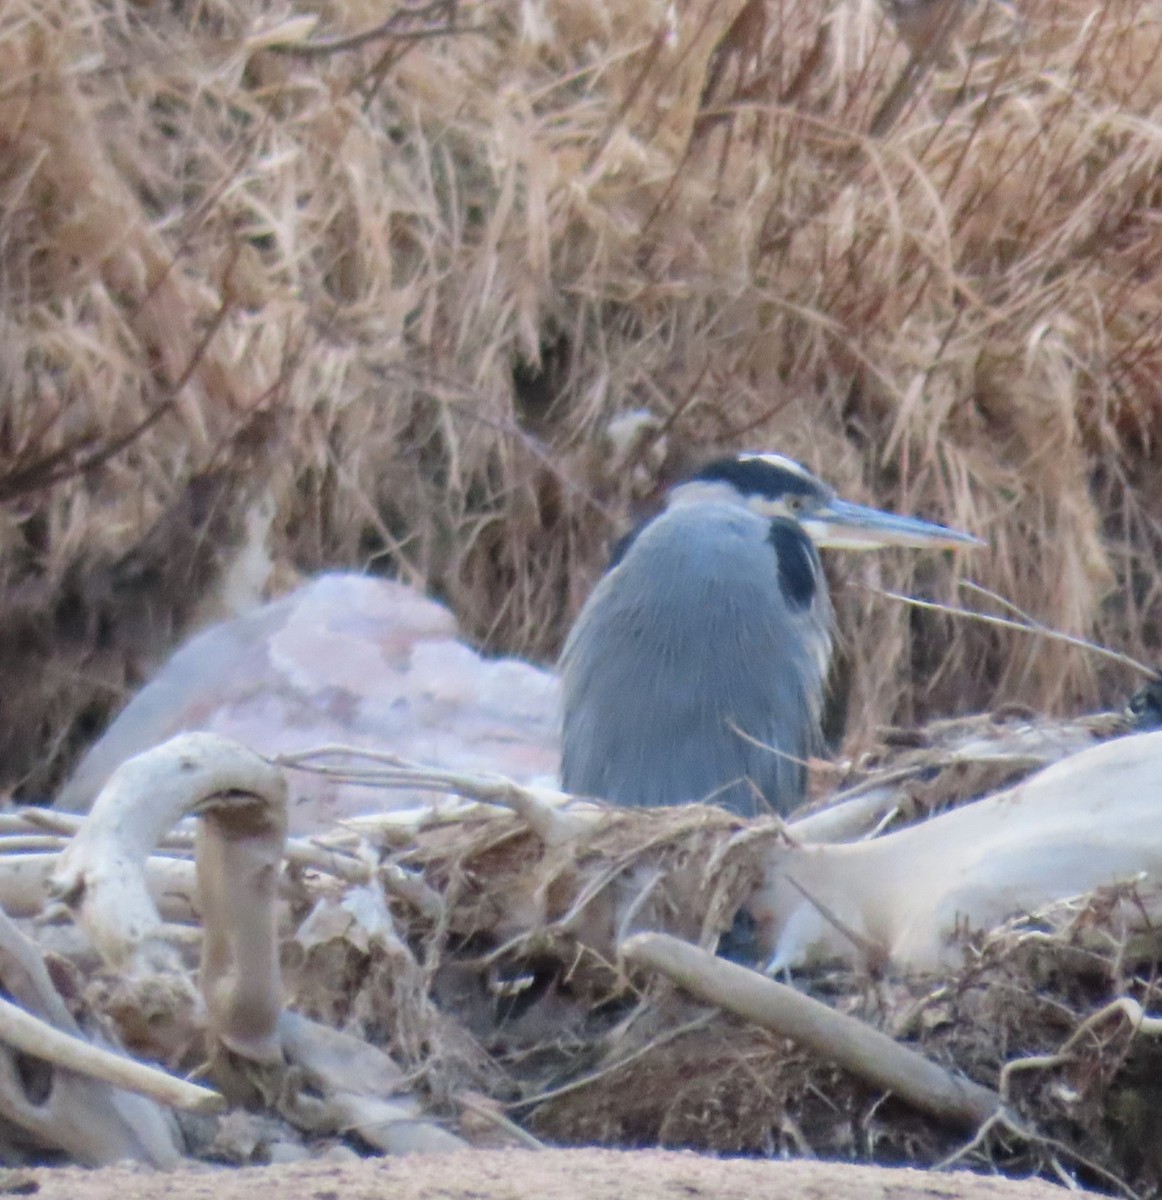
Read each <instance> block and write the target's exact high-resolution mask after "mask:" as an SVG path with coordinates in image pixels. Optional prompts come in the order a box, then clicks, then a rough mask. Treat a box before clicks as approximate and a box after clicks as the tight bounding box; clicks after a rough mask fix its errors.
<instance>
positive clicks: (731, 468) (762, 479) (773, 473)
mask: <svg viewBox="0 0 1162 1200" xmlns="http://www.w3.org/2000/svg"><path fill="white" fill-rule="evenodd" d="M694 478H695V479H701V480H705V481H706V482H707V483H715V482H719V481H721V482H722V483H729V484H730V485H731V486H732V487H734V488H736V489H737V490H738V491H739V492H740V493H741V494H742V495H744V496H769V497H770V498H771V499H777V498H778V497H780V496H804V497H812V496H817V497H819V498H820V499H822V498H823V497H824V496H825V495H826V489H825V487H824V485H823V484H821V483H819V481H818V480H815V479H808V478H806V477H805V476H803V475H800V474H799V473H798V472H796V471H791V470H788V469H787V468H786V467H780V466H779V465H778V464H777V463H772V462H769V461H768V460H767V459H764V458H723V459H719V460H718V461H717V462H712V463H710V464H709V465H708V466H705V467H703V468H702V470H701V471H699V472H698V473H697V474H696V475H695V476H694Z"/></svg>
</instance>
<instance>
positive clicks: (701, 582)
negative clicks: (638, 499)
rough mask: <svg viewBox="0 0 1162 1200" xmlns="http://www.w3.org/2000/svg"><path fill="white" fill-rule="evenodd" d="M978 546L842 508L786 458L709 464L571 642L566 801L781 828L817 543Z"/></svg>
mask: <svg viewBox="0 0 1162 1200" xmlns="http://www.w3.org/2000/svg"><path fill="white" fill-rule="evenodd" d="M976 540H977V539H975V538H973V537H970V536H968V535H967V534H962V533H957V532H956V531H955V530H951V529H946V528H945V527H944V526H942V525H934V524H932V523H930V522H927V521H920V520H917V519H915V518H912V517H904V516H897V515H895V514H892V513H884V512H880V511H878V510H876V509H870V508H864V507H863V506H861V505H857V504H849V503H847V502H846V501H843V500H840V499H838V498H837V497H836V496H835V493H834V492H833V491H832V490H831V488H829V487H828V486H827V485H826V484H825V483H823V482H822V481H821V480H819V479H817V478H816V477H815V476H814V475H812V474H811V473H810V472H809V471H807V470H806V469H805V468H804V467H802V466H800V464H798V463H796V462H793V461H792V460H790V459H787V458H784V457H782V456H781V455H739V456H737V457H735V458H729V459H722V460H719V461H718V462H715V463H711V464H710V465H709V466H707V467H705V468H703V469H702V470H701V471H700V472H698V473H697V474H696V475H695V476H694V477H693V478H692V479H690V480H687V481H686V482H685V483H683V484H680V485H679V486H678V487H676V488H675V489H673V491H672V492H671V493H670V496H669V506H668V507H667V509H666V510H665V511H664V512H663V513H662V514H661V515H660V516H658V517H655V518H654V519H653V520H652V521H650V522H649V523H648V524H647V525H645V526H644V527H643V528H642V529H641V530H639V531H638V533H637V534H636V535H635V536H634V537H633V538H632V540H630V541H629V543H628V545H627V546H626V548H625V549H624V552H623V553H622V555H621V556H620V558H618V559H617V561H616V562H615V563H614V564H613V566H612V567H611V568H610V570H609V571H608V573H607V574H606V575H605V577H604V579H602V580H601V582H600V583H599V584H598V585H597V587H596V588H595V589H594V591H593V594H592V595H591V596H590V597H589V599H588V601H587V602H586V604H585V607H584V608H583V610H582V612H581V615H580V616H579V617H578V618H577V623H576V624H575V625H574V627H573V629H572V631H571V633H570V634H569V638H568V640H567V641H566V643H565V650H564V653H563V655H562V658H561V674H562V683H563V717H564V720H563V730H562V735H563V736H562V742H563V758H562V769H561V776H562V783H563V785H564V787H565V788H566V790H567V791H570V792H574V793H579V794H583V795H589V796H597V797H600V798H602V799H605V800H610V801H612V802H614V803H616V804H624V805H637V806H652V805H661V804H682V803H689V802H691V801H699V800H711V801H714V802H715V803H718V804H722V805H724V806H726V807H728V808H731V809H733V810H734V811H736V812H739V813H743V814H748V815H749V814H753V813H758V812H764V811H769V810H771V809H773V810H775V811H777V812H782V813H785V812H788V811H789V810H790V809H792V808H794V807H795V805H796V804H798V803H799V801H800V800H801V799H802V797H803V790H804V779H805V771H804V766H803V761H804V759H805V758H807V757H808V756H809V755H810V754H812V753H813V752H815V751H816V750H817V749H818V747H819V742H820V718H821V710H822V706H823V696H824V690H825V686H826V680H827V670H828V663H829V659H830V655H831V625H832V612H831V603H830V600H829V597H828V594H827V582H826V579H825V577H824V574H823V568H822V566H821V564H820V562H819V556H818V553H817V552H816V549H815V547H816V545H819V546H837V547H846V548H849V549H858V548H864V549H867V548H872V547H876V546H883V545H889V544H897V545H910V546H955V545H963V544H965V543H974V542H976Z"/></svg>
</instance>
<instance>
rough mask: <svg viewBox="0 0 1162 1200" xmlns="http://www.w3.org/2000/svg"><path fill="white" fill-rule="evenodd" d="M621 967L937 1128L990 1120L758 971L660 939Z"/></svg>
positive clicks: (897, 1051)
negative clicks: (676, 990)
mask: <svg viewBox="0 0 1162 1200" xmlns="http://www.w3.org/2000/svg"><path fill="white" fill-rule="evenodd" d="M621 954H622V957H623V959H624V960H625V961H626V962H628V963H631V964H634V965H637V966H643V967H649V968H651V969H652V970H654V971H657V972H659V973H661V974H663V975H665V976H666V977H667V978H668V979H670V980H672V981H673V982H674V983H676V984H677V985H678V986H679V987H681V988H682V989H683V990H685V991H687V992H690V993H691V994H692V995H693V996H695V997H697V998H698V999H699V1000H704V1001H706V1002H707V1003H710V1004H715V1005H717V1006H718V1007H719V1008H721V1009H723V1010H724V1011H726V1012H729V1013H733V1014H734V1015H735V1016H739V1017H742V1018H743V1019H744V1020H747V1021H753V1022H754V1023H755V1024H756V1025H761V1026H762V1027H763V1028H764V1029H769V1030H770V1031H771V1032H772V1033H776V1034H779V1035H781V1036H782V1037H788V1038H792V1039H793V1040H794V1041H796V1042H798V1043H800V1044H801V1045H803V1046H806V1047H807V1048H808V1049H810V1050H812V1051H814V1052H815V1053H816V1054H819V1055H821V1056H823V1057H824V1058H827V1059H830V1060H831V1061H832V1062H834V1063H837V1064H838V1065H839V1066H841V1067H843V1068H844V1069H845V1070H847V1071H850V1072H851V1073H852V1074H853V1075H858V1076H859V1077H860V1078H861V1079H864V1080H866V1081H867V1082H868V1083H870V1084H873V1085H874V1086H876V1087H879V1088H883V1089H884V1090H886V1091H890V1092H893V1093H895V1094H896V1095H897V1096H899V1097H900V1098H901V1099H904V1100H907V1101H908V1102H909V1103H910V1104H913V1105H915V1106H916V1107H917V1108H919V1109H922V1110H923V1111H924V1112H926V1113H928V1114H930V1115H931V1116H933V1117H936V1118H937V1119H939V1120H942V1121H947V1122H949V1123H951V1124H955V1125H964V1126H968V1127H971V1128H975V1127H976V1126H978V1125H980V1124H982V1123H983V1122H985V1121H987V1120H989V1119H990V1118H991V1117H993V1116H994V1115H995V1114H996V1113H997V1112H998V1110H999V1109H1000V1106H1001V1098H1000V1096H999V1095H998V1094H997V1093H996V1092H994V1091H992V1090H991V1089H990V1088H986V1087H982V1086H981V1085H980V1084H977V1083H973V1082H972V1081H971V1080H968V1079H963V1078H958V1077H957V1076H955V1075H953V1074H951V1073H950V1072H948V1071H946V1070H945V1069H944V1068H943V1067H940V1066H938V1065H937V1064H936V1063H934V1062H931V1061H930V1060H929V1059H927V1058H925V1057H924V1056H923V1055H922V1054H918V1053H917V1052H916V1051H915V1050H909V1049H908V1048H907V1047H906V1046H902V1045H900V1043H899V1042H896V1041H893V1040H892V1039H891V1038H890V1037H888V1035H887V1034H885V1033H881V1032H880V1031H879V1030H878V1029H872V1028H870V1027H869V1026H867V1025H865V1024H864V1023H863V1022H862V1021H858V1020H856V1019H855V1018H854V1017H849V1016H845V1015H844V1014H843V1013H839V1012H836V1011H835V1010H834V1009H833V1008H829V1007H828V1006H827V1005H826V1004H821V1003H820V1002H819V1001H818V1000H813V999H812V998H811V997H810V996H805V995H803V994H802V993H801V992H797V991H795V989H794V988H790V987H787V986H786V985H784V984H781V983H776V982H775V981H774V980H773V979H767V978H766V977H765V976H763V975H760V974H758V972H756V971H751V970H748V969H747V968H746V967H740V966H738V965H737V964H736V963H732V962H727V961H726V960H725V959H721V958H715V957H714V955H712V954H708V953H707V952H706V951H705V950H699V949H698V947H696V946H692V945H690V944H689V943H688V942H683V941H681V940H680V939H679V938H674V937H670V936H669V935H667V934H664V933H639V934H635V935H634V936H633V937H631V938H629V939H628V940H627V941H625V942H623V943H622V946H621Z"/></svg>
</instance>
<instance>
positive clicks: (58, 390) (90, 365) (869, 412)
mask: <svg viewBox="0 0 1162 1200" xmlns="http://www.w3.org/2000/svg"><path fill="white" fill-rule="evenodd" d="M898 8H899V11H898V12H897V14H896V17H895V19H893V18H892V17H890V16H889V15H885V13H884V12H883V11H882V10H881V9H880V8H879V7H878V6H877V5H876V4H874V3H872V2H871V0H839V2H838V3H835V4H833V5H829V6H828V5H823V4H818V3H813V2H799V0H795V2H794V3H792V2H791V0H767V2H766V3H763V2H762V0H735V2H733V3H730V4H722V3H711V2H710V0H683V2H682V3H679V4H677V5H671V4H663V3H660V2H659V3H651V4H640V3H626V2H624V0H580V2H578V0H533V2H531V3H521V4H518V3H515V2H513V0H482V2H479V3H461V4H457V3H454V2H452V0H449V2H446V3H441V2H439V0H436V2H433V3H431V4H428V5H424V6H422V7H413V8H411V9H405V8H400V9H399V10H398V11H397V12H395V13H392V12H390V11H388V10H385V8H384V7H383V6H380V5H373V4H368V3H362V2H358V0H349V2H344V0H334V2H332V3H328V4H325V5H321V6H316V7H315V8H312V9H307V8H304V7H295V8H292V7H290V6H286V5H275V6H260V5H256V4H247V3H245V2H244V0H210V2H208V3H203V4H197V5H177V6H173V5H150V4H134V3H130V2H128V0H124V2H121V3H109V4H102V3H100V2H99V0H47V2H46V0H36V2H35V3H34V2H33V0H15V2H14V3H10V4H9V5H7V6H6V7H5V9H4V12H3V15H2V16H0V140H2V142H3V145H4V149H5V153H4V165H3V168H2V172H0V298H2V301H0V313H2V319H3V337H2V338H0V347H2V349H0V354H2V355H3V380H4V387H5V401H4V408H3V418H2V424H0V430H2V431H3V437H2V439H0V499H2V500H3V506H2V507H0V585H2V587H0V597H2V600H0V642H2V643H3V647H2V649H3V653H2V654H0V661H3V662H4V663H5V664H6V666H7V668H8V671H9V672H10V673H9V674H7V675H6V677H5V680H4V686H5V690H6V691H7V692H8V693H9V694H10V695H11V694H13V693H15V692H17V691H18V692H19V694H20V697H21V705H20V709H21V712H20V714H19V715H18V716H17V717H15V718H14V719H13V720H12V721H10V722H6V723H5V725H6V728H5V734H4V742H3V745H2V747H0V757H3V759H4V761H5V763H6V764H7V772H8V774H7V779H8V780H9V781H10V782H15V781H16V780H18V779H20V778H24V777H25V776H26V774H27V772H29V771H30V770H31V769H32V765H33V764H34V763H44V762H45V761H47V760H51V761H52V762H53V763H57V762H59V761H60V760H62V759H63V758H65V757H67V754H68V751H69V749H70V748H71V747H72V745H73V744H74V743H75V741H76V739H77V738H78V737H79V736H80V735H81V734H84V733H85V732H86V731H87V730H88V729H89V728H90V727H91V726H92V725H93V724H94V723H95V722H97V721H99V720H100V719H102V718H103V717H104V716H105V715H106V714H107V713H108V711H109V710H110V708H111V707H113V706H114V705H115V704H116V703H117V702H118V701H119V699H120V697H121V695H122V689H123V688H124V687H125V685H126V684H132V683H133V682H135V681H136V679H137V678H138V677H139V676H140V673H141V672H142V670H144V669H145V667H146V665H147V664H148V662H149V661H150V660H151V659H152V658H153V657H154V656H155V655H157V654H158V653H159V652H160V651H161V649H162V648H163V647H164V646H165V645H168V644H169V643H170V642H171V640H172V638H173V637H174V636H175V634H176V633H177V632H178V631H179V630H181V629H183V628H185V627H187V626H188V625H189V624H190V623H191V622H195V621H197V620H200V619H205V617H206V616H207V615H208V614H210V613H211V612H212V611H213V610H214V606H215V604H220V603H223V602H224V603H233V602H234V593H233V592H232V591H230V589H224V588H223V576H222V570H223V567H224V565H226V564H228V563H230V562H232V561H233V559H234V556H233V553H232V552H233V551H234V550H235V549H236V548H237V547H239V546H241V545H243V544H245V543H246V542H247V539H249V541H250V542H252V543H264V542H265V543H267V544H268V545H269V549H270V551H271V555H272V559H273V562H274V563H275V564H279V565H281V564H293V565H294V566H295V567H297V568H300V569H307V570H311V569H315V568H317V567H319V566H321V565H323V564H329V563H336V562H348V563H367V564H370V565H372V566H374V567H376V568H382V567H392V568H394V569H396V570H398V571H400V572H402V573H403V574H405V575H408V576H412V577H415V578H417V579H420V580H423V581H425V582H426V583H427V584H428V585H429V586H431V587H433V588H435V589H436V590H437V591H439V592H440V593H442V594H444V595H446V596H448V597H449V598H450V599H451V601H452V603H453V605H454V606H455V608H456V610H457V612H458V613H459V615H460V617H461V619H462V622H463V623H464V625H465V627H466V628H467V629H468V630H469V631H470V632H471V634H472V635H474V636H475V637H477V638H479V639H481V640H483V641H485V642H487V643H488V644H490V645H493V646H499V647H505V648H509V649H514V650H517V651H521V652H528V653H532V654H536V655H547V654H550V653H552V652H553V651H554V649H555V647H556V646H557V645H558V644H559V641H560V638H561V635H562V631H563V629H564V628H565V627H566V625H567V622H568V620H569V619H570V617H571V615H572V614H573V613H574V612H575V610H576V608H577V605H578V604H579V602H580V600H581V598H582V597H583V595H584V593H585V591H586V590H587V588H588V586H589V584H590V582H591V581H592V579H593V577H594V574H595V572H596V570H597V569H598V567H599V565H600V561H601V554H602V549H601V547H602V545H603V541H604V539H605V537H606V535H607V534H608V533H609V532H610V528H611V522H613V521H615V520H616V519H618V518H619V517H620V516H622V515H623V514H624V512H625V510H626V506H627V503H628V502H629V501H630V500H631V499H637V498H641V497H642V496H643V495H644V494H645V493H647V492H649V491H650V490H651V488H652V487H653V485H654V484H655V483H656V482H657V481H658V480H659V479H664V478H665V477H666V476H667V474H669V473H670V472H672V471H674V470H676V469H678V467H679V466H680V464H682V463H683V462H685V461H688V459H689V458H690V457H691V456H692V455H695V454H699V453H703V452H705V451H706V449H707V448H709V447H710V446H711V445H714V446H717V445H749V446H758V447H769V446H777V447H779V448H780V449H783V450H785V451H787V452H789V453H792V454H795V455H798V456H800V457H802V458H803V459H805V460H806V461H807V462H808V463H810V464H811V465H812V466H815V467H817V468H819V469H820V470H821V471H822V472H823V473H825V474H826V475H827V476H828V477H829V478H830V479H832V480H833V481H834V482H835V483H836V484H837V485H838V486H839V487H840V488H841V489H843V490H845V491H846V492H847V493H849V494H852V495H853V496H856V497H863V498H865V499H868V498H870V499H874V500H877V501H879V502H881V503H885V504H889V505H897V506H899V507H901V508H906V509H911V510H916V511H920V512H924V513H926V514H928V515H932V516H938V517H941V518H943V519H945V520H947V521H949V522H952V523H955V524H957V525H959V526H961V527H964V528H968V529H971V530H973V531H975V532H977V533H979V534H981V535H982V536H984V537H986V538H988V539H989V541H990V543H991V550H990V551H989V552H986V553H982V554H980V555H977V556H975V557H973V558H971V559H965V560H964V561H963V562H962V563H958V564H956V565H955V566H953V565H952V564H940V563H936V562H932V561H931V560H929V561H926V562H924V565H923V567H922V568H914V566H913V560H911V559H909V558H906V557H905V556H903V555H891V556H884V557H883V558H882V559H879V560H875V561H872V560H863V561H862V562H860V563H859V564H858V565H857V564H856V563H854V562H842V563H839V564H837V566H836V569H837V571H838V572H839V573H840V575H841V576H842V578H843V580H844V581H845V582H848V583H851V584H854V583H855V581H856V580H857V579H859V580H867V581H872V582H883V583H884V584H887V585H889V586H893V587H906V588H912V589H914V590H919V591H922V592H924V593H926V594H932V595H936V596H939V597H942V598H945V599H948V598H953V599H955V598H956V593H954V592H953V583H954V582H955V579H956V577H957V574H956V573H957V572H960V571H964V572H971V573H972V575H973V576H974V577H975V578H977V579H979V580H980V581H982V582H983V583H985V584H986V585H988V586H989V587H991V588H993V589H995V590H996V591H999V592H1001V593H1003V594H1004V595H1005V596H1007V597H1009V598H1010V599H1011V600H1012V601H1013V602H1014V603H1016V604H1017V605H1018V606H1019V607H1020V608H1021V609H1023V610H1024V611H1026V612H1028V613H1030V614H1032V615H1033V616H1034V617H1035V618H1037V619H1038V620H1040V621H1042V622H1044V623H1046V624H1048V625H1051V626H1053V627H1056V628H1058V629H1061V630H1064V631H1066V632H1069V633H1074V634H1081V635H1095V634H1096V635H1097V636H1098V637H1100V638H1102V639H1104V640H1105V641H1107V642H1110V643H1114V644H1117V645H1119V646H1124V647H1126V648H1128V649H1131V650H1134V651H1136V652H1137V653H1139V654H1145V655H1149V654H1150V653H1152V652H1154V651H1155V648H1156V647H1157V645H1158V642H1159V640H1160V637H1162V631H1160V628H1159V613H1160V606H1159V595H1158V590H1159V589H1158V583H1159V577H1158V573H1157V570H1156V567H1155V560H1156V558H1157V550H1158V542H1159V534H1158V532H1157V531H1158V529H1159V524H1158V521H1159V517H1160V516H1162V507H1160V506H1162V500H1159V499H1158V496H1159V495H1162V493H1160V492H1159V489H1158V488H1157V487H1156V486H1154V476H1155V468H1154V467H1153V465H1152V462H1153V445H1154V439H1155V426H1156V422H1157V418H1156V415H1155V414H1156V413H1157V412H1158V411H1159V409H1158V396H1157V387H1158V385H1157V382H1156V381H1157V380H1158V379H1159V378H1162V372H1160V370H1159V366H1160V365H1162V364H1160V363H1159V359H1160V358H1162V350H1160V325H1159V321H1158V310H1159V296H1158V292H1159V287H1160V283H1159V280H1160V272H1159V258H1160V255H1162V227H1160V226H1159V223H1158V221H1157V219H1156V213H1155V209H1156V207H1157V203H1158V195H1157V192H1158V183H1157V180H1158V177H1159V175H1158V166H1159V159H1160V157H1162V125H1160V124H1159V121H1158V112H1159V101H1160V99H1162V54H1160V53H1159V51H1160V49H1162V25H1159V23H1158V22H1157V20H1156V18H1155V17H1153V16H1152V15H1151V12H1150V10H1148V9H1146V8H1144V7H1143V6H1141V5H1137V4H1131V3H1126V2H1121V0H1115V2H1113V3H1098V2H1097V0H1029V2H1028V3H1023V4H1021V5H1020V6H1019V7H1017V8H1015V9H1014V8H1012V7H1010V6H1007V5H1003V4H999V3H991V2H987V0H984V2H978V3H974V4H970V3H967V0H966V2H965V3H964V4H962V5H960V6H957V5H955V4H949V3H939V2H938V3H935V4H922V3H919V4H915V3H914V4H904V3H902V2H901V3H900V4H899V5H898ZM364 31H369V32H370V34H371V36H368V37H366V38H359V37H356V36H354V35H357V34H359V33H361V32H364ZM638 409H641V410H648V412H649V413H650V414H652V419H651V421H648V422H646V423H645V424H644V425H643V426H642V428H641V430H640V432H639V436H638V438H637V439H636V440H631V442H630V443H629V445H628V447H627V446H626V445H625V444H624V443H617V444H616V445H615V444H614V443H613V442H611V441H610V440H609V429H610V422H611V421H612V420H613V418H614V417H616V416H617V415H618V414H620V413H622V412H623V411H627V410H638ZM246 561H247V562H251V563H253V562H254V561H255V560H254V559H253V558H250V559H246ZM267 565H268V564H267V563H266V560H265V559H264V558H262V557H261V556H259V557H258V559H257V566H258V568H259V569H258V570H257V572H256V574H255V577H256V578H258V579H259V580H260V581H261V580H263V577H264V576H265V573H266V571H265V568H266V566H267ZM252 574H254V573H253V572H252ZM228 579H229V582H230V584H231V587H233V586H234V585H235V584H238V573H237V572H235V573H234V574H233V575H231V576H229V577H228ZM243 582H245V581H243ZM245 590H246V589H245V588H243V591H245ZM838 600H839V609H840V618H841V623H842V626H843V628H844V629H845V630H846V631H847V633H848V637H847V641H846V645H845V660H846V666H847V667H850V668H851V669H850V672H849V674H850V682H849V683H847V684H845V686H844V692H845V695H846V699H847V708H848V716H849V728H850V729H851V730H853V731H854V732H856V733H858V732H860V731H866V730H868V729H869V728H870V727H872V726H873V725H875V724H876V723H877V722H882V721H884V720H888V719H906V718H911V717H914V716H918V715H924V714H926V713H929V712H932V711H948V710H952V709H961V710H963V709H965V708H970V707H980V706H985V705H987V704H989V703H990V702H993V701H996V700H998V699H1014V698H1016V699H1020V700H1021V701H1024V702H1027V703H1029V704H1031V705H1034V706H1041V707H1047V708H1057V709H1061V708H1068V707H1076V706H1080V705H1084V704H1091V703H1093V702H1095V701H1096V700H1098V699H1099V698H1105V699H1109V698H1111V697H1113V696H1114V695H1116V694H1119V693H1120V692H1122V691H1124V689H1125V688H1126V687H1127V686H1128V685H1129V684H1130V683H1131V682H1132V681H1129V680H1127V679H1126V678H1124V677H1122V676H1116V677H1115V676H1110V677H1104V676H1100V675H1099V673H1098V672H1097V670H1096V668H1095V663H1094V660H1092V659H1091V658H1089V657H1087V656H1086V655H1085V654H1084V653H1083V652H1080V651H1077V650H1073V649H1067V648H1064V647H1062V646H1060V645H1053V644H1047V643H1044V642H1043V641H1041V640H1039V639H1035V638H1018V637H1017V636H1016V635H1013V634H1010V633H1006V632H1002V631H998V630H996V629H990V628H986V627H979V626H975V625H968V624H966V623H964V622H954V621H952V620H951V619H950V618H943V617H938V616H931V615H929V614H924V615H923V617H922V618H921V617H920V616H919V615H917V616H915V617H912V616H910V615H909V614H908V613H907V612H906V611H905V610H904V609H902V608H901V607H900V606H899V605H898V604H895V603H892V602H888V601H886V600H884V599H882V598H880V597H877V596H876V595H875V594H874V593H873V592H869V591H868V590H866V589H865V588H862V587H859V586H843V587H840V588H839V589H838ZM46 756H47V758H46ZM56 769H57V767H56V766H52V765H50V766H49V767H47V768H44V769H43V770H41V771H40V773H39V774H36V775H34V776H33V777H32V779H31V782H30V786H33V787H35V786H38V785H43V784H44V783H46V782H47V781H48V780H49V778H50V777H51V775H52V773H53V772H54V771H55V770H56Z"/></svg>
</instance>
